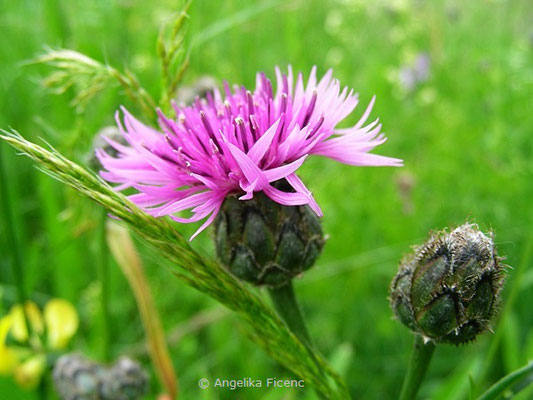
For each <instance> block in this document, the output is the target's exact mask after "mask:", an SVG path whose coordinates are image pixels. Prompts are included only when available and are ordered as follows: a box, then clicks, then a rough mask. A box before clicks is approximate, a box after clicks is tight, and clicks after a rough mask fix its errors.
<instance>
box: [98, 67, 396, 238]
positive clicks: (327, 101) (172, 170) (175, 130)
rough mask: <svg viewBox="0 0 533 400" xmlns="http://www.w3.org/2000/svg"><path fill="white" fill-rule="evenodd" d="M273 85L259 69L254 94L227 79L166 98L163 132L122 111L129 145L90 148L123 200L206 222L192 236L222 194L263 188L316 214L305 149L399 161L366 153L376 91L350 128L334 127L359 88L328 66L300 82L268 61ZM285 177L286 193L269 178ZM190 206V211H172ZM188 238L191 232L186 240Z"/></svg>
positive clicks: (359, 159)
mask: <svg viewBox="0 0 533 400" xmlns="http://www.w3.org/2000/svg"><path fill="white" fill-rule="evenodd" d="M276 75H277V87H276V91H275V92H274V88H273V87H272V84H271V82H270V80H269V79H267V77H266V76H265V74H263V73H259V74H258V75H257V79H256V89H255V91H254V92H251V91H248V90H246V88H245V87H234V89H233V91H232V90H231V89H230V87H229V86H228V85H227V84H225V85H224V90H223V92H221V91H219V90H214V92H213V94H211V93H208V94H207V98H206V99H204V100H200V99H197V100H196V101H195V102H194V104H193V105H191V106H188V107H178V106H176V105H174V108H175V111H176V115H177V119H176V120H174V119H170V118H167V117H166V116H165V115H163V113H162V112H160V111H159V112H158V115H159V124H160V127H161V130H162V132H160V131H157V130H155V129H152V128H150V127H148V126H146V125H143V124H142V123H141V122H139V121H138V120H136V119H135V118H134V117H133V116H132V115H131V114H129V113H128V112H127V111H126V110H125V109H123V112H124V118H123V121H124V127H123V126H122V123H121V121H120V120H119V117H118V116H117V122H118V124H119V127H120V129H121V132H122V135H123V136H124V138H125V139H126V141H127V142H128V144H129V145H123V144H121V143H118V142H117V141H114V140H112V139H110V138H108V139H107V140H108V142H109V144H110V145H111V146H112V147H113V148H114V149H115V150H116V151H117V152H118V154H117V156H116V157H113V156H111V155H109V154H107V153H106V152H105V151H103V150H102V149H99V150H97V156H98V158H99V159H100V162H101V163H102V165H103V166H104V168H105V169H106V170H105V171H103V172H101V175H102V177H103V178H104V179H106V180H107V181H109V182H113V183H117V184H119V185H118V186H117V187H116V189H117V190H124V189H128V188H134V189H136V190H137V191H138V193H136V194H133V195H131V196H129V198H130V200H132V201H133V202H134V203H136V204H137V205H138V206H140V207H142V208H143V209H144V210H146V211H147V212H149V213H150V214H152V215H154V216H164V215H170V217H171V218H172V219H174V220H176V221H178V222H196V221H200V220H203V219H205V218H207V219H206V221H205V222H204V224H203V225H202V226H201V227H200V228H199V229H198V231H197V232H196V233H195V234H194V235H193V238H194V236H196V235H197V234H198V233H199V232H201V231H202V230H203V229H205V228H206V227H207V226H208V225H209V224H211V222H213V220H214V219H215V217H216V215H217V214H218V212H219V210H220V207H221V206H222V203H223V201H224V199H225V198H226V196H228V195H230V194H239V195H240V197H239V199H240V200H249V199H251V198H253V196H254V193H255V192H263V193H264V194H265V195H266V196H268V197H269V198H270V199H272V200H273V201H275V202H277V203H279V204H282V205H286V206H294V205H304V204H307V205H309V207H311V209H312V210H313V211H314V212H315V213H316V214H317V215H318V216H321V215H322V212H321V210H320V208H319V206H318V204H317V203H316V201H315V200H314V198H313V196H312V194H311V192H310V191H309V190H308V189H307V188H306V186H305V185H304V184H303V182H302V181H301V180H300V178H299V177H298V176H297V175H296V170H297V169H298V168H299V167H300V166H301V165H302V164H303V162H304V161H305V159H306V158H307V156H308V155H310V154H317V155H322V156H326V157H329V158H332V159H334V160H337V161H340V162H342V163H345V164H350V165H358V166H399V165H401V160H399V159H396V158H389V157H384V156H380V155H375V154H369V153H368V152H369V151H370V150H372V149H373V148H374V147H376V146H378V145H380V144H382V143H383V142H384V141H385V140H386V138H385V136H384V135H383V134H381V133H380V128H381V125H380V124H378V120H375V121H373V122H371V123H369V124H367V125H366V126H364V124H365V122H366V120H367V118H368V116H369V114H370V111H371V109H372V106H373V104H374V99H372V101H371V102H370V104H369V106H368V107H367V109H366V111H365V112H364V113H363V116H362V117H361V119H360V120H359V121H358V122H357V123H356V124H355V125H354V126H352V127H351V128H346V129H338V128H337V125H338V123H339V122H340V121H342V120H343V119H344V118H346V117H347V116H348V115H349V114H350V113H351V112H352V111H353V110H354V108H355V107H356V106H357V103H358V95H357V94H355V93H354V92H353V90H348V88H347V87H344V88H343V89H342V90H341V86H340V83H339V81H338V80H336V79H333V78H332V71H331V70H330V71H328V72H327V73H326V74H325V75H324V76H323V77H322V79H320V81H317V77H316V68H313V69H312V71H311V74H310V77H309V79H308V81H307V84H304V80H303V76H302V74H301V73H299V74H298V76H297V77H296V83H295V84H294V82H293V80H294V79H293V78H294V76H293V72H292V69H291V68H290V67H289V70H288V74H286V75H285V74H282V73H281V72H280V70H279V69H276ZM283 179H284V180H286V182H287V183H288V184H289V185H290V187H291V188H292V190H291V191H282V190H279V189H277V188H276V187H275V186H273V185H272V183H273V182H276V181H279V180H283ZM184 210H190V211H191V212H192V215H191V216H189V217H183V216H181V215H180V214H179V213H180V212H182V211H184ZM191 239H192V238H191Z"/></svg>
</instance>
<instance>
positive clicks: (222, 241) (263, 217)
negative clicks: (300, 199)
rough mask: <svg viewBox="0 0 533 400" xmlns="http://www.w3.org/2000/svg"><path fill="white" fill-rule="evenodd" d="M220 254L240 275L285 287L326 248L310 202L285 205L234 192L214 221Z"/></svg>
mask: <svg viewBox="0 0 533 400" xmlns="http://www.w3.org/2000/svg"><path fill="white" fill-rule="evenodd" d="M215 242H216V251H217V256H218V257H219V259H220V260H221V261H222V263H223V264H224V265H225V266H226V267H227V268H228V269H229V270H230V271H231V273H233V274H234V275H235V276H237V277H238V278H240V279H243V280H245V281H247V282H251V283H253V284H256V285H268V286H272V287H277V286H281V285H283V284H285V283H287V282H288V281H290V280H291V279H292V278H294V277H295V276H297V275H300V274H301V273H302V272H304V271H305V270H307V269H309V268H310V267H311V266H312V265H313V264H314V262H315V261H316V259H317V258H318V256H319V255H320V252H321V251H322V247H323V246H324V238H323V235H322V228H321V226H320V221H319V219H318V217H317V216H316V215H315V213H314V212H313V211H311V209H310V208H309V207H307V206H282V205H280V204H278V203H276V202H274V201H272V200H270V199H269V198H268V197H267V196H265V195H264V194H263V193H261V192H260V193H256V194H255V195H254V198H253V199H252V200H247V201H242V200H239V199H238V198H237V197H233V196H229V197H228V198H227V199H226V200H225V202H224V204H223V206H222V210H221V212H220V213H219V215H218V216H217V219H216V220H215Z"/></svg>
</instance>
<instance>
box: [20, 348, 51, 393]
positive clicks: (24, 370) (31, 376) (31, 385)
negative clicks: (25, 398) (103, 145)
mask: <svg viewBox="0 0 533 400" xmlns="http://www.w3.org/2000/svg"><path fill="white" fill-rule="evenodd" d="M45 368H46V357H45V356H44V355H43V354H37V355H35V356H33V357H31V358H29V359H27V360H26V361H24V362H22V363H20V364H19V365H17V366H16V367H15V370H14V371H13V377H14V378H15V381H16V382H17V383H18V385H19V386H20V387H22V388H24V389H27V390H31V389H35V388H36V387H37V385H39V382H40V381H41V377H42V375H43V373H44V370H45Z"/></svg>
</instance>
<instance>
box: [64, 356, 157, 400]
mask: <svg viewBox="0 0 533 400" xmlns="http://www.w3.org/2000/svg"><path fill="white" fill-rule="evenodd" d="M54 383H55V387H56V390H57V392H58V394H59V397H60V398H61V399H62V400H94V399H100V400H137V399H140V398H142V397H143V395H144V394H145V393H146V391H147V388H148V375H147V374H146V372H145V371H144V370H143V369H142V367H141V366H140V365H139V364H138V363H137V362H135V361H133V360H131V359H129V358H127V357H123V358H121V359H119V360H118V361H117V362H116V363H115V364H113V365H111V366H105V365H101V364H98V363H95V362H93V361H91V360H88V359H86V358H85V357H84V356H82V355H80V354H76V353H73V354H66V355H64V356H62V357H60V358H59V359H58V360H57V362H56V365H55V367H54Z"/></svg>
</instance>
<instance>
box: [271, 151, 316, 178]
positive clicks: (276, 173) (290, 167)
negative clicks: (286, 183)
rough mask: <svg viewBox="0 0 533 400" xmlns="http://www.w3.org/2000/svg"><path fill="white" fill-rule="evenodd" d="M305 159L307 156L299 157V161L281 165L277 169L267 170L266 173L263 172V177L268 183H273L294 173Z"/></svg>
mask: <svg viewBox="0 0 533 400" xmlns="http://www.w3.org/2000/svg"><path fill="white" fill-rule="evenodd" d="M306 158H307V155H305V156H303V157H300V158H299V159H297V160H296V161H293V162H292V163H290V164H287V165H283V166H281V167H277V168H272V169H267V170H266V171H264V172H265V176H266V178H267V179H268V181H269V182H274V181H277V180H280V179H282V178H285V177H286V176H287V175H290V174H292V173H293V172H294V171H296V170H297V169H298V168H300V166H301V165H302V164H303V163H304V161H305V159H306Z"/></svg>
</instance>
